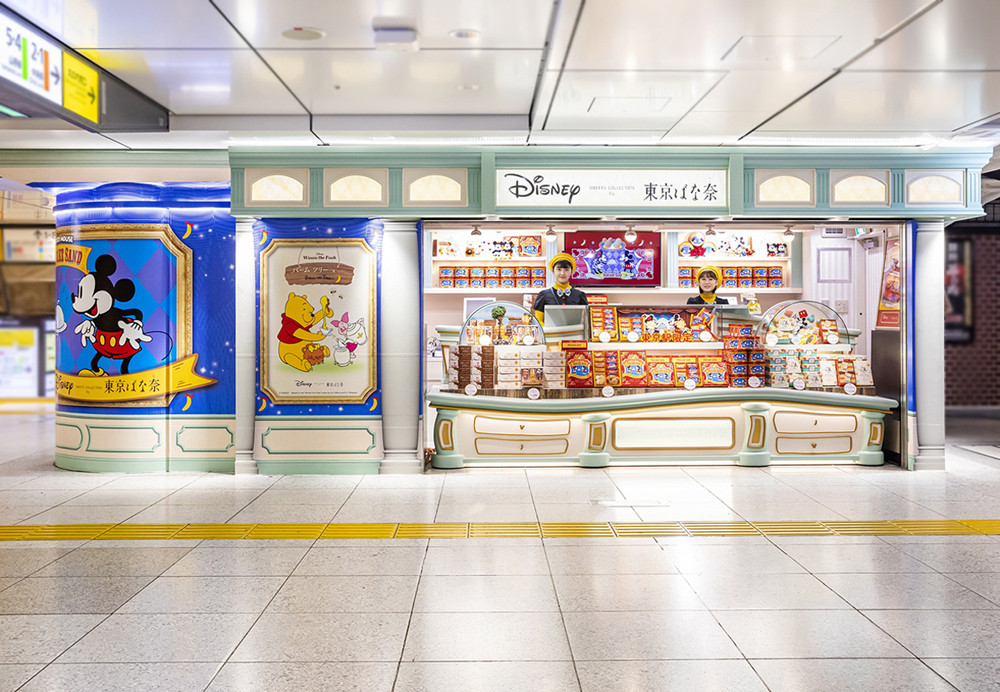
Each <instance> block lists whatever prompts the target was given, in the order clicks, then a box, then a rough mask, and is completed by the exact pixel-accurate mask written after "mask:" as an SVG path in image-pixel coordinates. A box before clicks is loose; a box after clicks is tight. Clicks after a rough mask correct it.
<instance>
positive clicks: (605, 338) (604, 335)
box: [597, 332, 611, 344]
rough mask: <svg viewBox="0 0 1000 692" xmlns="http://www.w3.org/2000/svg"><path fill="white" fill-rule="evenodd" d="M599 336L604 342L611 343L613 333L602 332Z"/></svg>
mask: <svg viewBox="0 0 1000 692" xmlns="http://www.w3.org/2000/svg"><path fill="white" fill-rule="evenodd" d="M597 338H598V339H600V340H601V343H602V344H609V343H611V335H610V334H608V333H607V332H601V334H600V336H598V337H597Z"/></svg>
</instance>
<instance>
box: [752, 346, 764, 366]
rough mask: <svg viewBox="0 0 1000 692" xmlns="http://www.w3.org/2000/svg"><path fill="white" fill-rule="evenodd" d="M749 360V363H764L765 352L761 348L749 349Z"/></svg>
mask: <svg viewBox="0 0 1000 692" xmlns="http://www.w3.org/2000/svg"><path fill="white" fill-rule="evenodd" d="M750 362H751V363H766V362H767V353H766V352H765V351H764V350H763V349H756V348H755V349H754V350H752V351H750Z"/></svg>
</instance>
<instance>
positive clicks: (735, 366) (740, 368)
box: [729, 363, 750, 377]
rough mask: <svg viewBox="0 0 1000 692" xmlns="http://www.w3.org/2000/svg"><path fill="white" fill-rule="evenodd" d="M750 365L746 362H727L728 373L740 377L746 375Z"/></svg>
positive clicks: (748, 372)
mask: <svg viewBox="0 0 1000 692" xmlns="http://www.w3.org/2000/svg"><path fill="white" fill-rule="evenodd" d="M749 368H750V366H749V365H748V364H746V363H730V364H729V374H730V375H739V376H741V377H746V376H747V375H749V374H750V369H749Z"/></svg>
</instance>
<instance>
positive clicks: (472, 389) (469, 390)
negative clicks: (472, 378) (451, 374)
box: [465, 382, 479, 396]
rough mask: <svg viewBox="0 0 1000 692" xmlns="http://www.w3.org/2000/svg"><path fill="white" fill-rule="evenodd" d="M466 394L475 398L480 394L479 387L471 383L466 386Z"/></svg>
mask: <svg viewBox="0 0 1000 692" xmlns="http://www.w3.org/2000/svg"><path fill="white" fill-rule="evenodd" d="M465 393H466V394H467V395H469V396H475V395H476V394H478V393H479V387H477V386H476V385H474V384H473V383H472V382H470V383H469V384H467V385H465Z"/></svg>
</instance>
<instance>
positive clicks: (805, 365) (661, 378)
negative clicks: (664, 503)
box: [428, 301, 898, 468]
mask: <svg viewBox="0 0 1000 692" xmlns="http://www.w3.org/2000/svg"><path fill="white" fill-rule="evenodd" d="M547 315H548V313H547ZM748 318H750V319H748ZM578 319H582V321H583V324H582V325H578V327H577V331H578V332H582V335H583V336H584V337H585V338H584V340H582V341H576V340H567V339H558V340H554V339H552V336H553V334H552V333H551V332H550V330H549V329H544V330H543V329H542V327H541V325H540V324H538V323H537V321H536V320H535V319H534V317H532V316H531V315H530V314H529V313H527V311H526V310H525V309H524V308H522V307H520V306H517V305H514V304H511V303H490V304H487V305H484V306H482V307H481V308H480V309H479V310H478V311H477V312H476V313H474V314H473V315H472V316H470V318H469V320H467V321H466V323H465V325H463V327H462V329H461V330H459V331H458V334H457V335H456V336H458V340H459V343H458V344H452V345H450V346H449V347H448V348H447V349H446V350H447V356H446V358H447V360H448V366H447V372H446V376H445V377H444V378H443V380H442V384H443V386H442V387H441V388H440V389H438V390H436V391H432V392H431V393H429V395H428V404H429V405H430V406H431V407H432V408H434V409H436V416H435V418H436V420H435V424H434V429H433V435H434V443H435V453H434V456H433V466H434V467H436V468H460V467H462V466H464V465H465V464H466V463H480V464H502V465H530V464H550V465H551V464H579V465H581V466H588V467H599V466H608V465H612V464H630V463H635V464H649V463H667V464H671V463H673V464H683V463H714V464H725V463H735V464H739V465H742V466H767V465H769V464H772V463H795V464H803V463H845V462H853V463H859V464H864V465H872V466H877V465H880V464H882V463H883V453H882V442H883V439H884V437H885V424H884V422H883V418H884V417H885V414H886V413H888V412H889V411H891V410H892V409H893V408H895V407H896V406H897V405H898V403H897V402H896V401H894V400H891V399H887V398H883V397H879V396H875V394H876V390H875V387H874V386H873V381H872V373H871V367H870V364H869V363H868V361H867V359H866V358H864V357H863V356H859V355H856V354H854V353H853V337H852V335H851V334H850V331H849V330H848V329H846V326H845V325H844V323H843V320H842V319H841V318H840V316H839V315H837V313H836V312H834V311H833V310H830V309H829V308H828V307H826V306H824V305H822V304H819V303H813V302H808V301H788V302H787V303H781V304H779V305H776V306H774V307H773V308H772V309H771V310H769V311H768V312H767V313H766V314H764V315H763V316H761V317H759V318H753V317H752V316H751V315H749V314H748V313H747V308H746V307H745V306H725V305H706V306H691V305H682V306H622V305H595V306H590V307H589V308H586V309H585V310H584V311H583V312H581V313H580V315H579V316H578ZM444 331H445V332H447V333H448V336H453V334H454V330H453V329H452V330H444ZM439 333H441V329H439Z"/></svg>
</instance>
